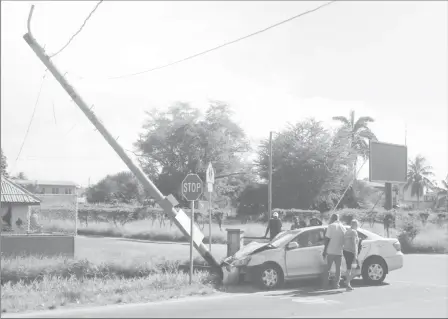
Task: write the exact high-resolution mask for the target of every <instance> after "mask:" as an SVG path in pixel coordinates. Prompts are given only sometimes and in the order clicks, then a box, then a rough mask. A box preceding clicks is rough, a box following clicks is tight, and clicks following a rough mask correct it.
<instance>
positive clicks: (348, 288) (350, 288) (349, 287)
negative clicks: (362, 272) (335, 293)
mask: <svg viewBox="0 0 448 319" xmlns="http://www.w3.org/2000/svg"><path fill="white" fill-rule="evenodd" d="M352 290H355V288H353V287H352V286H347V291H352Z"/></svg>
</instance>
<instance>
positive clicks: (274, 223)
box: [264, 212, 282, 240]
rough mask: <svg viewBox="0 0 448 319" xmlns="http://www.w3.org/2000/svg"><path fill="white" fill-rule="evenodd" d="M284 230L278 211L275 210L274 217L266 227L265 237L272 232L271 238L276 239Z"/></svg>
mask: <svg viewBox="0 0 448 319" xmlns="http://www.w3.org/2000/svg"><path fill="white" fill-rule="evenodd" d="M281 231H282V221H281V220H280V219H279V218H278V213H277V212H274V213H273V214H272V218H271V219H270V220H269V223H268V228H266V234H265V235H264V237H267V236H268V233H270V238H271V240H272V239H274V237H275V236H277V235H278V234H279V233H280V232H281Z"/></svg>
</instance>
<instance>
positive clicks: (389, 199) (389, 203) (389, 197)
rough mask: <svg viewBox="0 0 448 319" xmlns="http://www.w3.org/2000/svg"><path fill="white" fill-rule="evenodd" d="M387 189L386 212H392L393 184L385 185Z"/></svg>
mask: <svg viewBox="0 0 448 319" xmlns="http://www.w3.org/2000/svg"><path fill="white" fill-rule="evenodd" d="M384 186H385V188H384V190H385V194H386V202H385V204H384V208H385V209H386V210H391V209H392V207H393V204H392V183H385V184H384Z"/></svg>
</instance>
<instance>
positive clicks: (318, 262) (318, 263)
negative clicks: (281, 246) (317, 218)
mask: <svg viewBox="0 0 448 319" xmlns="http://www.w3.org/2000/svg"><path fill="white" fill-rule="evenodd" d="M323 239H324V231H323V229H313V230H305V231H303V232H301V233H300V234H299V235H298V236H297V237H295V238H294V239H293V240H292V241H291V242H296V243H297V244H298V245H299V247H297V248H294V249H288V248H287V249H286V257H285V258H286V261H285V264H286V272H287V274H288V277H291V278H297V277H314V276H315V275H318V274H320V273H321V272H322V270H323V267H324V266H325V265H324V260H323V258H322V251H323V248H324V246H323V245H324V242H323Z"/></svg>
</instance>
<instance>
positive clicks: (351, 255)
mask: <svg viewBox="0 0 448 319" xmlns="http://www.w3.org/2000/svg"><path fill="white" fill-rule="evenodd" d="M357 229H358V221H357V220H356V219H354V220H352V222H351V228H349V229H347V231H346V232H345V234H344V251H343V254H344V258H345V263H346V264H347V278H346V281H345V283H346V286H347V291H350V290H353V287H352V286H351V285H350V281H351V280H352V279H353V277H352V265H353V264H354V263H355V262H357V260H358V243H359V237H358V232H357Z"/></svg>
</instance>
